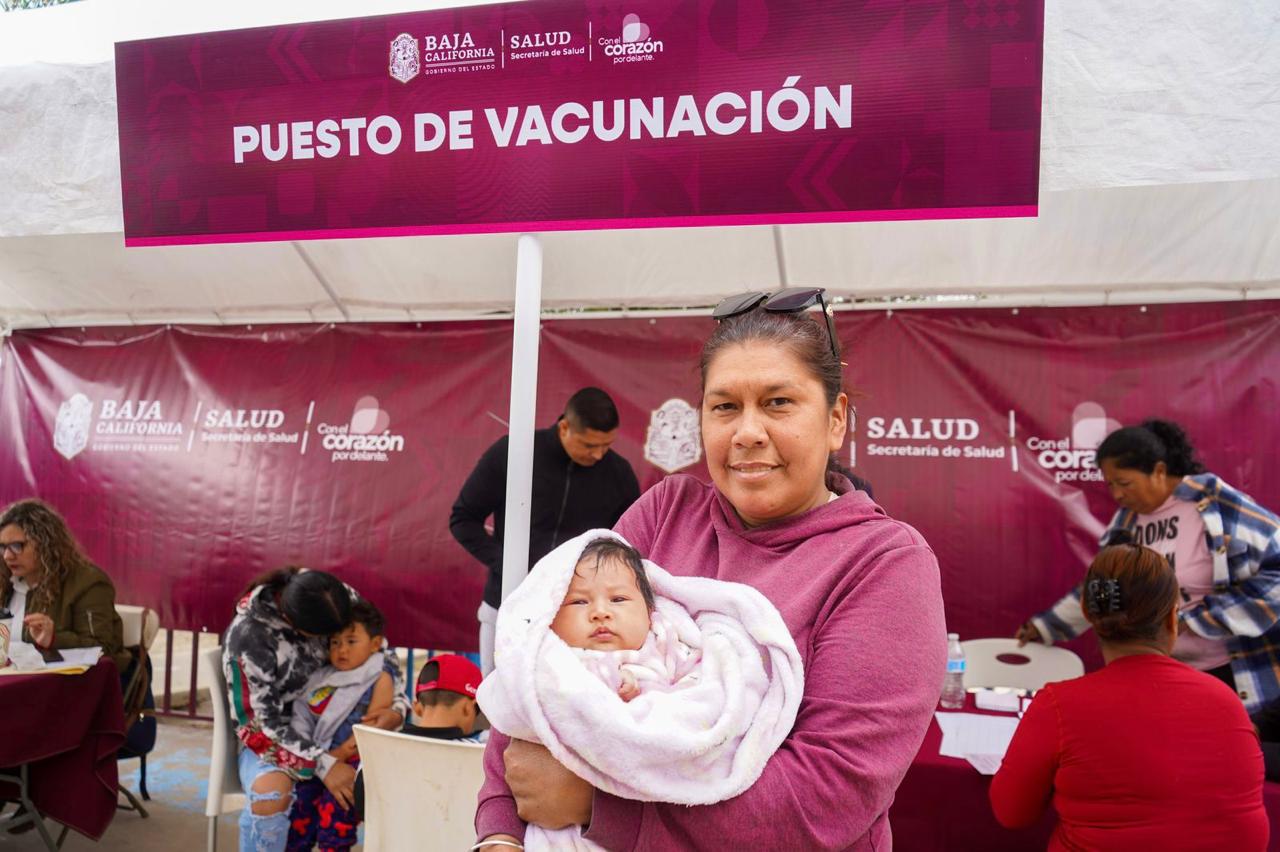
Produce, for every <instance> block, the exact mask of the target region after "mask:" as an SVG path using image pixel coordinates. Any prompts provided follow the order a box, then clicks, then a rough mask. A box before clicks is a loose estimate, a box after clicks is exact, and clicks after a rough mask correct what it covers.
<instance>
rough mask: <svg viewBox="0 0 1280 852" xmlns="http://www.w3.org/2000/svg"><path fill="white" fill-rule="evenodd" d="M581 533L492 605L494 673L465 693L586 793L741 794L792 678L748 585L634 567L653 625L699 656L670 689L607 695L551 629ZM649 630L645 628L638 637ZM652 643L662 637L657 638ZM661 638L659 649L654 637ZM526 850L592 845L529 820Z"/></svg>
mask: <svg viewBox="0 0 1280 852" xmlns="http://www.w3.org/2000/svg"><path fill="white" fill-rule="evenodd" d="M605 537H608V538H614V539H617V540H619V541H622V540H623V539H622V538H621V536H618V535H617V534H616V533H613V532H611V531H608V530H591V531H589V532H587V533H584V534H583V535H581V536H578V537H577V538H575V539H572V540H571V541H568V542H565V543H564V544H563V545H561V546H560V547H558V548H556V549H555V550H553V551H552V552H551V553H549V554H547V556H545V557H544V558H543V559H542V560H540V561H539V562H538V564H537V565H535V566H534V568H533V570H532V571H530V572H529V576H528V578H526V579H525V581H524V582H523V583H521V584H520V587H519V588H518V589H517V590H516V591H515V592H514V593H513V594H512V595H511V597H509V598H508V599H507V600H506V601H504V602H503V604H502V607H501V609H500V610H499V612H498V624H497V636H496V641H495V648H494V660H495V670H494V672H493V674H491V675H490V676H488V677H486V678H485V679H484V682H483V683H481V685H480V690H479V693H478V695H477V698H478V700H479V702H480V707H481V708H482V709H483V710H484V712H485V715H486V716H487V717H488V718H489V719H490V721H491V722H492V723H493V725H494V727H495V728H496V729H498V730H500V731H502V732H503V733H505V734H508V735H509V736H511V737H514V738H517V739H522V740H528V741H531V742H538V743H541V744H542V745H544V746H546V747H547V748H548V749H549V750H550V751H551V753H552V754H553V755H555V757H556V759H557V760H559V761H560V762H561V763H562V764H563V765H564V766H565V767H567V768H568V769H569V770H570V771H572V772H573V773H574V774H576V775H578V776H579V777H581V778H584V779H586V780H587V781H589V782H590V783H591V784H592V785H593V786H595V787H596V788H597V789H601V790H605V791H606V792H609V793H612V794H614V795H617V796H621V797H622V798H626V799H632V800H635V801H653V802H673V803H676V804H684V805H703V804H711V803H713V802H719V801H723V800H724V799H729V798H732V797H734V796H736V795H738V794H739V793H741V792H743V791H744V790H746V789H747V788H748V787H750V786H751V785H752V784H753V783H755V781H756V779H757V778H758V777H759V776H760V773H761V772H762V771H763V770H764V767H765V764H766V763H767V762H768V761H769V758H770V757H771V756H772V755H773V753H774V751H776V750H777V748H778V746H779V745H781V744H782V741H783V740H784V739H785V738H786V736H787V734H788V733H789V732H790V731H791V727H792V725H793V724H794V722H795V717H796V712H797V710H798V709H799V707H800V696H801V694H802V693H803V692H804V675H803V671H802V665H801V661H800V654H799V652H798V651H797V650H796V646H795V642H794V641H793V640H792V638H791V634H790V632H789V631H788V630H787V626H786V624H785V623H784V622H783V620H782V616H781V614H779V612H778V610H777V609H776V608H775V607H774V606H773V604H771V603H770V602H769V601H768V599H766V598H765V597H764V595H762V594H761V593H760V592H758V591H756V590H755V589H753V588H751V587H750V586H745V585H741V584H738V583H729V582H724V581H720V580H711V579H708V578H705V577H673V576H672V575H670V574H668V573H667V572H666V571H664V570H663V569H662V568H660V567H659V566H657V565H655V564H653V563H652V562H649V561H647V560H646V561H645V571H646V573H647V574H648V577H649V582H650V584H651V585H652V586H653V591H654V594H655V596H656V598H657V608H658V612H659V613H660V618H659V619H657V620H656V623H659V624H661V625H662V626H663V627H665V628H667V629H668V630H672V631H674V632H675V633H676V638H677V639H678V640H679V642H680V643H682V644H683V645H685V646H688V648H689V649H692V650H693V651H695V652H698V653H700V660H698V662H697V663H696V664H695V665H694V666H693V670H694V671H693V675H694V676H692V677H690V676H689V675H690V672H689V670H688V669H689V667H688V665H686V664H684V663H682V664H680V665H679V666H678V669H679V671H678V672H677V673H676V674H677V675H678V676H679V677H680V682H679V684H677V685H676V688H672V689H661V688H652V685H650V687H646V684H645V683H644V680H643V679H641V681H640V688H641V693H640V695H639V696H637V697H636V698H634V699H632V700H631V701H630V702H624V701H622V699H621V698H619V697H618V695H617V692H616V689H617V686H616V681H615V682H611V683H606V682H605V680H604V679H602V677H601V676H600V675H599V674H597V673H596V672H594V671H592V670H591V669H590V668H589V667H588V666H587V665H586V664H584V658H583V655H582V654H581V652H579V651H576V650H575V649H572V648H570V647H569V646H568V645H566V644H565V643H564V642H563V641H562V640H561V639H560V637H558V636H556V635H555V634H554V633H552V632H551V629H550V628H551V621H552V619H553V618H554V617H555V615H556V612H557V611H558V610H559V608H560V605H561V603H562V602H563V600H564V596H565V593H566V591H567V590H568V587H569V583H570V580H571V578H572V576H573V569H574V566H575V565H576V564H577V562H578V559H579V557H580V556H581V554H582V550H583V548H584V547H586V545H587V544H588V543H590V542H591V541H593V540H595V539H597V538H605ZM651 638H652V637H651ZM664 644H666V643H664ZM668 647H670V646H668ZM525 847H526V848H527V849H538V848H541V849H594V848H597V847H595V846H594V844H590V843H589V842H588V841H586V840H585V839H584V838H582V837H581V836H579V833H578V831H577V830H576V829H574V830H567V831H558V832H549V831H543V830H541V829H539V828H537V827H536V826H530V827H529V831H528V833H526V835H525Z"/></svg>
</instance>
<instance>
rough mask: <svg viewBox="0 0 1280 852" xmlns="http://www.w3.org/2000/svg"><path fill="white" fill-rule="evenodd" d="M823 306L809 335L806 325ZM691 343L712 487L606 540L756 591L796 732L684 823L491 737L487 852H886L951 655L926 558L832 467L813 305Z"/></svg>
mask: <svg viewBox="0 0 1280 852" xmlns="http://www.w3.org/2000/svg"><path fill="white" fill-rule="evenodd" d="M815 303H816V304H819V305H821V306H822V307H823V311H824V313H823V318H824V319H825V328H824V324H821V323H818V322H815V321H814V320H813V319H812V318H810V317H809V316H807V315H806V314H805V313H804V311H805V309H806V308H808V307H811V306H812V305H814V304H815ZM714 316H715V318H716V319H717V320H718V321H719V325H718V327H717V328H716V330H715V332H714V333H713V334H712V335H711V337H710V339H709V340H708V341H707V343H706V345H705V346H704V349H703V353H702V359H701V374H702V391H703V400H702V411H701V419H702V442H703V446H704V448H705V450H706V456H707V467H708V471H709V473H710V475H711V480H712V482H711V484H710V485H708V484H704V483H702V482H700V481H699V480H697V479H694V478H693V477H690V476H682V475H676V476H671V477H668V478H667V479H666V480H664V481H662V482H661V483H659V484H658V485H657V486H655V487H654V488H652V489H651V490H650V491H648V492H647V493H646V494H644V495H643V496H642V497H641V498H640V500H639V501H638V502H637V503H636V504H635V505H634V506H632V508H631V509H630V510H629V511H628V512H627V513H626V514H625V515H624V516H623V517H622V519H621V520H620V521H619V522H618V525H617V527H616V528H615V529H616V531H617V532H618V533H620V534H621V535H622V537H624V538H625V539H626V540H627V541H628V542H629V543H630V544H631V545H633V546H634V547H635V548H636V549H637V550H638V551H639V552H640V553H641V554H643V555H644V556H645V557H646V558H647V559H649V560H652V562H654V563H656V564H657V565H660V566H662V567H663V568H664V569H665V570H666V571H667V572H669V573H670V574H671V575H673V576H698V577H708V578H713V579H717V580H727V581H732V582H736V583H741V584H745V585H748V586H751V587H753V588H754V589H756V590H757V591H759V592H760V593H762V594H763V596H764V597H765V598H767V599H768V601H769V602H771V603H772V605H773V606H774V607H776V608H777V611H778V612H779V613H780V614H781V617H782V620H783V621H784V622H785V625H786V627H787V628H788V629H789V631H790V633H791V637H792V638H793V639H794V642H795V646H796V649H797V650H798V652H799V656H800V659H801V660H802V661H803V669H804V691H803V695H802V698H801V699H800V702H799V710H798V714H797V716H796V719H795V724H794V727H792V729H791V731H790V734H789V735H787V736H786V738H785V740H783V741H782V744H781V746H780V747H779V748H778V749H777V750H776V751H775V752H774V753H773V754H772V757H770V758H769V759H768V763H767V764H766V765H765V766H764V769H763V772H762V773H761V774H760V776H759V778H758V779H757V780H756V781H755V782H754V783H753V784H752V785H751V786H750V787H749V789H747V790H746V791H745V792H743V793H741V794H740V795H736V796H734V797H733V798H729V799H726V800H724V801H721V802H718V803H716V804H710V805H698V806H694V807H687V806H680V805H670V804H664V803H661V802H640V801H632V800H628V799H624V798H620V797H618V796H614V795H612V794H609V793H607V792H604V791H602V790H598V789H595V788H593V787H592V786H591V785H590V784H588V783H587V782H585V781H583V780H582V779H581V778H579V777H578V776H577V775H575V774H573V773H571V772H569V771H568V770H567V769H565V768H564V767H563V766H562V765H561V764H560V763H559V762H557V761H556V760H555V758H553V757H552V756H551V754H550V752H548V751H547V750H546V749H545V748H543V747H542V746H540V745H536V744H532V743H528V742H523V741H520V740H511V739H509V738H507V737H505V736H503V735H501V734H499V733H498V732H497V731H495V733H494V736H493V737H492V739H491V740H490V742H489V746H488V750H487V752H486V754H485V772H486V782H485V785H484V787H483V788H482V789H481V792H480V797H479V803H478V807H477V812H476V829H477V836H478V837H479V838H481V844H483V848H492V849H496V850H499V852H500V850H502V849H503V848H507V847H509V846H511V845H519V844H520V841H521V838H523V837H524V829H525V824H526V823H533V824H536V825H539V826H541V827H543V828H547V829H559V828H563V827H566V826H582V827H583V829H584V834H583V836H584V837H585V838H586V839H587V840H590V841H593V842H594V843H596V844H598V845H599V846H602V847H604V848H606V849H610V850H643V849H687V848H710V847H713V846H716V845H720V844H723V843H725V842H728V843H730V844H733V845H734V846H746V845H747V844H749V845H750V847H751V848H759V849H863V848H865V849H873V848H888V846H889V844H890V829H889V821H888V810H889V805H890V803H891V802H892V800H893V794H894V791H895V789H896V788H897V786H898V784H899V782H900V781H901V780H902V777H903V775H904V774H905V773H906V771H907V768H908V766H909V765H910V763H911V760H912V758H913V756H914V755H915V753H916V751H917V750H918V748H919V745H920V742H921V740H922V738H923V736H924V733H925V730H926V728H927V726H928V723H929V719H930V716H931V714H932V713H933V710H934V707H935V705H936V704H937V700H938V693H939V689H940V686H941V683H942V676H943V669H944V665H945V659H946V647H945V646H946V640H945V627H944V622H943V610H942V594H941V588H940V584H939V577H938V566H937V561H936V559H935V557H934V555H933V552H932V551H931V550H930V549H929V546H928V544H926V543H925V541H924V539H923V538H922V537H921V536H920V534H919V533H917V532H916V531H915V530H913V529H912V528H911V527H909V526H907V525H906V524H903V523H900V522H898V521H895V520H893V519H891V518H889V517H888V516H887V515H886V514H885V513H884V511H883V510H881V509H880V508H879V507H878V506H876V505H875V503H874V502H873V501H872V500H871V498H870V497H869V496H867V494H865V493H863V492H860V491H858V490H856V489H854V488H853V487H852V485H851V483H850V481H849V479H848V478H847V477H846V476H845V475H844V473H843V472H841V471H840V470H839V468H838V467H837V466H836V465H835V463H834V454H835V453H836V452H837V451H838V450H839V449H840V447H841V446H842V444H843V442H844V438H845V431H846V427H847V419H846V418H847V409H848V398H847V396H846V393H845V392H844V389H843V386H842V385H843V381H842V372H841V363H840V358H839V352H838V349H837V345H838V344H837V342H836V340H835V337H834V327H833V324H832V322H831V318H830V314H829V313H828V312H827V311H826V306H825V303H824V302H823V300H822V291H821V290H814V289H807V290H801V289H798V288H796V289H791V290H784V291H782V292H780V293H777V294H775V295H773V296H772V297H769V296H767V294H758V293H757V294H744V295H742V296H737V297H732V298H730V299H726V300H725V301H724V302H722V303H721V305H720V306H719V307H717V308H716V311H715V312H714Z"/></svg>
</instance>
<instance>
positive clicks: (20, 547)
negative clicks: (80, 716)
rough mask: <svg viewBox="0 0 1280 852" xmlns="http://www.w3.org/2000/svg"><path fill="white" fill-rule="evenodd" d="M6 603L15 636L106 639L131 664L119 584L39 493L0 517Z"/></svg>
mask: <svg viewBox="0 0 1280 852" xmlns="http://www.w3.org/2000/svg"><path fill="white" fill-rule="evenodd" d="M0 551H3V554H4V565H3V567H0V607H3V608H4V609H5V610H6V612H7V613H8V614H9V618H10V627H9V629H10V632H11V635H12V636H13V638H14V641H17V639H18V637H19V635H21V637H22V641H23V642H28V643H30V644H33V645H35V646H36V647H37V648H39V649H41V650H43V651H56V650H59V649H65V648H88V647H92V646H95V645H97V646H101V648H102V653H103V655H104V656H106V657H110V658H111V659H112V660H113V661H114V662H115V664H116V666H117V667H118V668H119V669H120V671H122V672H123V671H124V670H125V669H127V668H128V667H129V662H130V659H131V658H130V656H129V652H128V651H126V650H124V641H123V627H122V625H121V623H120V616H119V615H118V614H117V613H116V589H115V586H113V585H112V584H111V578H110V577H108V576H107V575H106V574H105V573H104V572H103V571H102V570H101V569H100V568H98V567H97V566H96V565H94V564H93V563H92V562H90V561H89V559H88V557H86V556H85V555H84V553H83V552H82V551H81V550H80V546H79V545H78V544H76V540H75V538H74V537H73V536H72V535H71V530H69V529H67V522H66V521H64V520H63V519H62V516H61V515H59V514H58V513H57V512H56V511H54V510H53V508H52V507H51V506H49V505H47V504H45V503H42V502H41V501H39V500H21V501H19V502H17V503H14V504H13V505H11V506H9V507H8V508H7V509H5V511H4V514H3V515H2V516H0Z"/></svg>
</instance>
